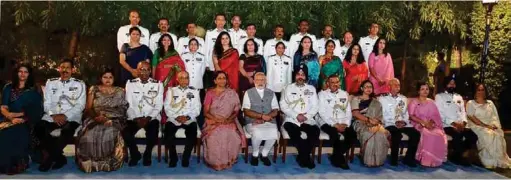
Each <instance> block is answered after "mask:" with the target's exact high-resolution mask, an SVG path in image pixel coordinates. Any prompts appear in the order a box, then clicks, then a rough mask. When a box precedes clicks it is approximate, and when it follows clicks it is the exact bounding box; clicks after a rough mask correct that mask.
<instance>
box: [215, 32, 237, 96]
mask: <svg viewBox="0 0 511 180" xmlns="http://www.w3.org/2000/svg"><path fill="white" fill-rule="evenodd" d="M213 63H214V64H215V69H216V70H217V71H223V72H225V73H227V77H228V79H229V84H228V85H229V87H230V88H232V89H234V90H235V91H236V92H239V85H238V83H239V54H238V50H236V49H234V48H233V47H232V43H231V37H230V36H229V33H228V32H221V33H220V34H219V35H218V37H217V41H216V42H215V48H214V50H213Z"/></svg>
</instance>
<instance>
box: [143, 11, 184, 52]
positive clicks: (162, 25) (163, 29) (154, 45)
mask: <svg viewBox="0 0 511 180" xmlns="http://www.w3.org/2000/svg"><path fill="white" fill-rule="evenodd" d="M158 28H159V29H160V32H156V33H153V34H151V37H150V38H149V49H151V51H152V52H153V53H154V51H156V49H158V41H159V40H160V37H161V35H163V34H169V35H170V37H171V38H172V44H173V45H174V47H178V41H177V36H176V35H175V34H172V33H170V32H169V19H167V18H160V20H158Z"/></svg>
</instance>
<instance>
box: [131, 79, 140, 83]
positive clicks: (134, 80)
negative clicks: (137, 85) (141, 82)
mask: <svg viewBox="0 0 511 180" xmlns="http://www.w3.org/2000/svg"><path fill="white" fill-rule="evenodd" d="M130 82H132V83H134V82H138V80H137V79H131V80H130Z"/></svg>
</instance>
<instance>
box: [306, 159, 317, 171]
mask: <svg viewBox="0 0 511 180" xmlns="http://www.w3.org/2000/svg"><path fill="white" fill-rule="evenodd" d="M307 168H309V169H314V168H316V164H314V159H312V157H309V158H308V161H307Z"/></svg>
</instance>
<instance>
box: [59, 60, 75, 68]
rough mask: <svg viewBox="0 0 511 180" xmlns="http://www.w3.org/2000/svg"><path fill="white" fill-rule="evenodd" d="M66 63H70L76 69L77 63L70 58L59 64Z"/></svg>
mask: <svg viewBox="0 0 511 180" xmlns="http://www.w3.org/2000/svg"><path fill="white" fill-rule="evenodd" d="M64 63H69V64H71V67H73V68H74V67H75V61H73V60H72V59H69V58H64V59H62V61H60V63H59V64H64Z"/></svg>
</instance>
